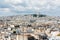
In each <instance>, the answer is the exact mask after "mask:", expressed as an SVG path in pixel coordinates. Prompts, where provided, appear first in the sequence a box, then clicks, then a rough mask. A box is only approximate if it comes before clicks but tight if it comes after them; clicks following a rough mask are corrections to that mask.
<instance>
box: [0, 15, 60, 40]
mask: <svg viewBox="0 0 60 40" xmlns="http://www.w3.org/2000/svg"><path fill="white" fill-rule="evenodd" d="M55 38H56V39H55ZM0 40H60V17H54V16H47V15H43V14H29V15H16V16H5V17H0Z"/></svg>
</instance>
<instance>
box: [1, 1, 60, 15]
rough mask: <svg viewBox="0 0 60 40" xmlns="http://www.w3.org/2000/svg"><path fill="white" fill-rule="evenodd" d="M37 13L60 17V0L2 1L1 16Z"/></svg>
mask: <svg viewBox="0 0 60 40" xmlns="http://www.w3.org/2000/svg"><path fill="white" fill-rule="evenodd" d="M36 12H40V13H42V14H47V15H52V16H60V0H0V16H10V15H17V14H18V15H19V14H32V13H36Z"/></svg>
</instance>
